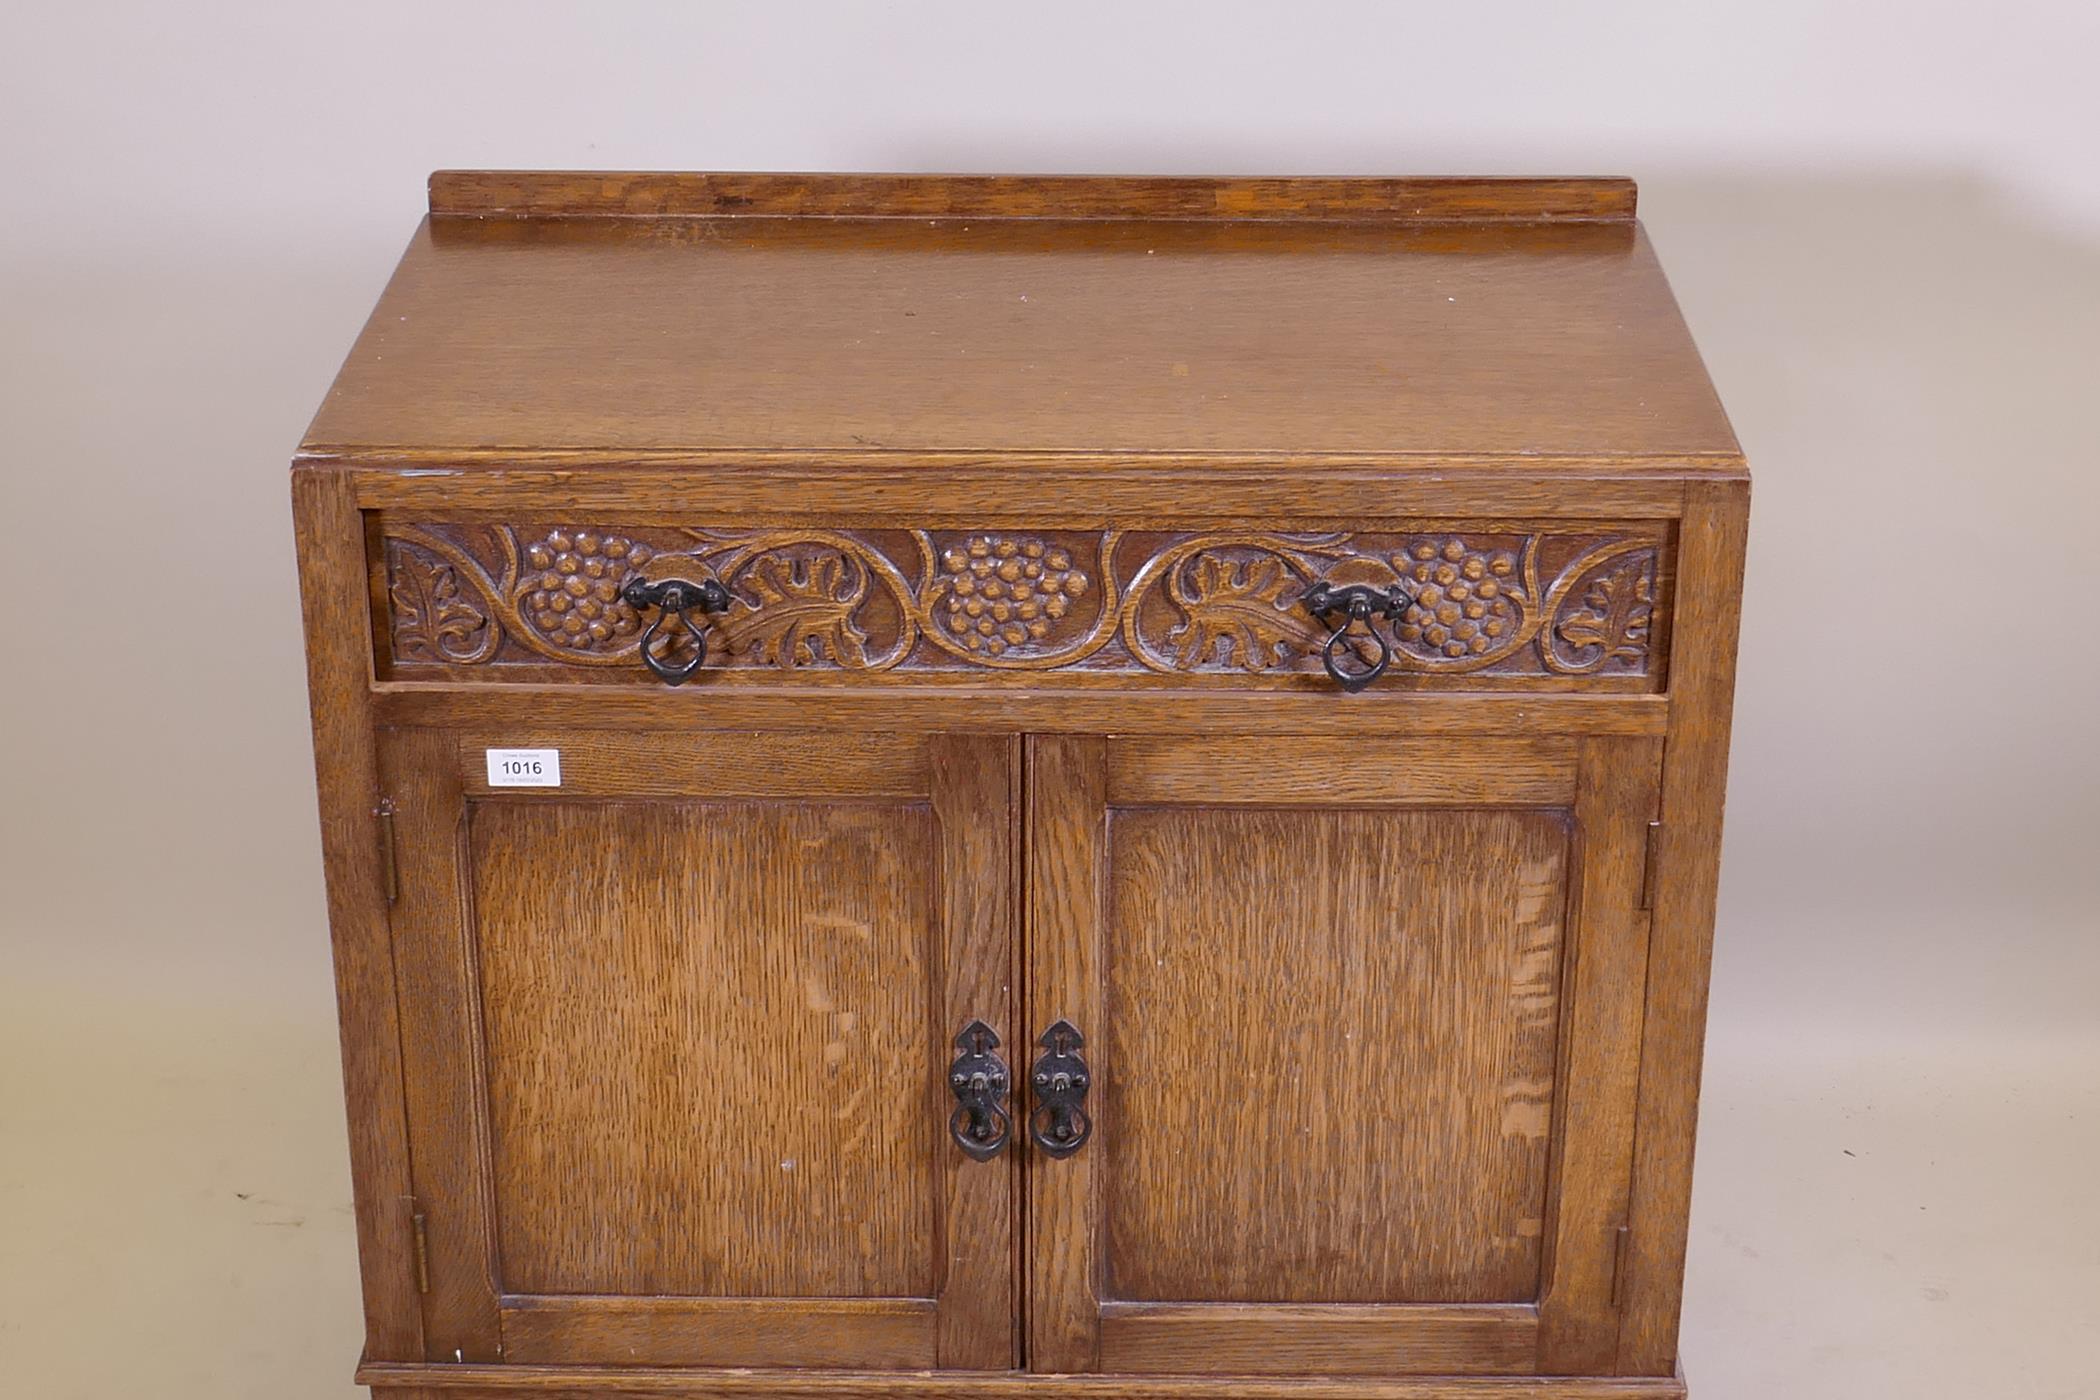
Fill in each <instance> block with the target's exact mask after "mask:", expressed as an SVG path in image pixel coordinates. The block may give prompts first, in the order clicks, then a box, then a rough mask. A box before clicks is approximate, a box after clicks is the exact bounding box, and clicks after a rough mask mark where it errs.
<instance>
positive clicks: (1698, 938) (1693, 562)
mask: <svg viewBox="0 0 2100 1400" xmlns="http://www.w3.org/2000/svg"><path fill="white" fill-rule="evenodd" d="M1685 496H1686V517H1685V524H1684V531H1683V536H1682V540H1681V547H1682V549H1683V551H1684V556H1683V560H1682V563H1681V565H1680V576H1681V579H1682V584H1681V587H1682V588H1683V589H1684V590H1685V593H1684V597H1685V602H1684V605H1683V613H1682V616H1681V618H1680V619H1679V621H1678V623H1677V638H1678V640H1677V645H1678V646H1681V647H1683V648H1685V669H1684V670H1682V671H1681V672H1679V673H1678V674H1677V675H1676V676H1675V677H1674V679H1673V680H1672V683H1671V697H1670V730H1669V736H1668V738H1667V740H1666V744H1665V749H1664V753H1665V761H1664V770H1663V791H1662V818H1663V828H1662V839H1661V841H1660V843H1659V844H1658V848H1657V851H1656V863H1657V869H1656V878H1655V901H1654V902H1655V908H1654V914H1653V918H1652V925H1653V927H1652V931H1651V934H1650V947H1649V958H1648V968H1649V972H1648V986H1647V1007H1646V1023H1645V1024H1646V1029H1645V1032H1644V1036H1643V1039H1642V1044H1641V1094H1640V1118H1639V1124H1638V1128H1637V1132H1636V1148H1635V1153H1634V1168H1633V1205H1632V1217H1631V1224H1632V1233H1631V1235H1630V1236H1629V1245H1628V1249H1627V1261H1626V1262H1627V1278H1626V1281H1625V1297H1626V1310H1625V1320H1624V1323H1623V1324H1622V1326H1621V1329H1620V1334H1619V1353H1618V1367H1617V1368H1618V1370H1619V1371H1620V1372H1622V1373H1625V1374H1630V1375H1662V1374H1664V1373H1666V1372H1668V1371H1669V1370H1670V1368H1671V1367H1672V1366H1673V1365H1674V1364H1675V1358H1676V1354H1677V1328H1678V1316H1679V1308H1680V1304H1681V1300H1682V1297H1683V1290H1684V1255H1685V1243H1686V1239H1687V1235H1688V1230H1689V1222H1690V1214H1691V1192H1692V1147H1693V1139H1694V1135H1695V1130H1696V1122H1697V1118H1698V1110H1699V1073H1700V1065H1701V1062H1702V1059H1703V1054H1704V1046H1705V1035H1706V1002H1707V990H1708V979H1709V976H1710V973H1711V969H1712V963H1713V933H1714V904H1715V900H1716V898H1717V896H1718V893H1719V887H1720V862H1721V813H1722V799H1723V794H1724V791H1725V789H1726V786H1727V780H1728V734H1729V725H1730V719H1731V715H1732V711H1733V706H1734V698H1735V657H1736V629H1737V626H1738V623H1739V619H1740V617H1741V612H1742V581H1743V553H1744V543H1745V538H1746V536H1747V533H1748V529H1749V514H1750V491H1749V487H1748V484H1747V483H1735V484H1729V485H1720V484H1711V485H1710V484H1703V483H1698V484H1688V485H1687V486H1686V489H1685Z"/></svg>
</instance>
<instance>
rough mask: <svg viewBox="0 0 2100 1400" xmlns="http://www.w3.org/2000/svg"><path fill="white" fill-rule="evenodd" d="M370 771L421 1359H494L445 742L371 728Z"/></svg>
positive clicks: (485, 1163) (468, 900) (481, 1122)
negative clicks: (408, 1167)
mask: <svg viewBox="0 0 2100 1400" xmlns="http://www.w3.org/2000/svg"><path fill="white" fill-rule="evenodd" d="M379 737H380V747H379V755H380V774H381V778H382V781H383V783H384V785H385V786H384V790H385V791H386V793H387V794H388V796H389V798H390V799H391V801H392V802H393V805H394V808H395V815H394V818H393V828H394V832H393V836H394V840H393V844H394V850H395V857H394V860H395V870H396V884H397V888H398V895H397V898H396V900H395V903H394V908H393V934H394V963H395V967H396V969H397V971H398V974H399V977H400V983H401V987H402V989H403V992H402V997H401V1049H402V1066H401V1067H402V1085H403V1092H404V1097H405V1100H406V1102H407V1105H408V1121H409V1142H408V1148H409V1160H410V1161H411V1162H412V1163H413V1166H414V1174H413V1175H414V1197H413V1199H414V1202H415V1211H416V1214H417V1215H419V1216H421V1217H422V1225H423V1239H424V1248H423V1252H422V1255H421V1257H420V1258H419V1259H418V1260H417V1262H416V1265H415V1269H414V1272H413V1273H412V1274H411V1277H412V1278H414V1279H416V1280H417V1282H418V1285H419V1286H420V1287H422V1289H423V1297H422V1304H423V1319H424V1321H423V1331H424V1342H425V1347H426V1353H425V1354H426V1355H427V1356H428V1357H429V1358H430V1359H432V1360H444V1359H445V1358H447V1357H450V1358H452V1359H453V1360H454V1361H496V1360H500V1359H502V1356H503V1336H502V1324H501V1322H500V1321H499V1319H498V1317H497V1311H496V1295H497V1293H498V1292H499V1290H500V1289H501V1287H502V1283H501V1280H500V1279H499V1277H498V1269H497V1260H496V1247H495V1246H496V1226H495V1220H494V1202H493V1200H492V1198H491V1191H490V1173H491V1167H490V1143H489V1131H488V1116H487V1113H486V1111H485V1105H486V1103H487V1101H488V1090H489V1084H488V1061H487V1054H486V1044H485V1040H484V1035H483V1026H482V1020H481V1005H480V1003H481V994H480V986H479V982H478V978H477V968H476V960H475V950H474V933H473V923H472V920H473V914H472V901H473V897H474V881H473V868H472V862H471V860H470V858H469V856H468V854H467V851H466V846H465V839H466V807H465V802H464V799H463V796H462V793H461V790H460V784H459V775H458V772H457V770H456V769H455V767H454V764H453V761H452V754H453V745H452V744H451V743H450V742H449V740H448V739H447V737H446V736H445V735H443V734H440V733H436V732H433V731H428V730H411V731H400V730H382V731H381V732H380V736H379Z"/></svg>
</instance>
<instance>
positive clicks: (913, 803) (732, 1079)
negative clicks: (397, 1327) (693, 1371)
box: [381, 730, 1018, 1368]
mask: <svg viewBox="0 0 2100 1400" xmlns="http://www.w3.org/2000/svg"><path fill="white" fill-rule="evenodd" d="M496 744H500V745H502V746H505V747H532V748H546V749H554V750H558V751H559V754H560V759H559V763H560V786H559V787H545V788H529V787H507V786H499V787H492V786H491V785H490V771H489V768H488V764H487V760H486V750H487V749H488V747H489V746H491V745H496ZM1017 756H1018V748H1017V745H1016V743H1015V742H1014V741H1012V740H1009V739H1003V738H993V739H982V738H951V737H943V736H925V735H889V734H853V733H826V734H770V735H765V734H736V733H729V734H709V733H695V732H671V733H657V734H632V733H597V732H578V731H570V732H563V733H540V734H534V735H530V736H520V735H518V734H516V733H515V732H512V733H505V734H493V733H490V734H481V733H466V732H454V731H435V730H413V731H410V730H404V731H399V732H393V733H389V734H386V735H383V736H382V743H381V759H382V769H383V776H384V781H385V785H386V791H387V793H388V795H389V797H390V799H391V801H392V803H393V807H394V815H393V819H392V820H393V826H394V829H395V830H394V849H395V863H396V870H397V887H398V897H397V900H396V903H395V904H394V907H393V929H394V946H395V957H396V961H397V966H398V969H399V978H400V984H401V987H402V988H403V991H402V1002H401V1008H400V1014H401V1019H402V1038H403V1045H404V1058H405V1074H406V1079H407V1097H408V1104H409V1123H410V1139H411V1143H410V1145H411V1153H412V1157H413V1162H414V1167H413V1170H414V1182H415V1197H416V1198H415V1203H414V1210H415V1212H416V1215H417V1217H418V1221H419V1224H420V1229H421V1232H422V1237H423V1240H424V1242H425V1246H424V1247H425V1256H426V1260H427V1263H426V1268H425V1273H426V1282H425V1287H426V1295H425V1299H424V1305H425V1322H426V1332H427V1335H428V1337H429V1342H430V1345H429V1352H430V1356H431V1357H432V1358H433V1359H440V1360H447V1361H451V1360H464V1361H475V1360H482V1361H494V1360H505V1361H514V1362H546V1363H564V1362H566V1363H592V1364H613V1363H618V1364H623V1365H672V1364H691V1365H710V1366H714V1365H719V1366H746V1365H749V1366H774V1365H779V1366H851V1367H856V1368H879V1367H911V1368H923V1367H934V1366H957V1367H972V1368H985V1367H1009V1366H1012V1365H1014V1364H1015V1359H1016V1354H1015V1353H1016V1344H1017V1340H1018V1339H1017V1337H1016V1326H1017V1322H1016V1319H1017V1309H1016V1307H1015V1300H1014V1289H1015V1282H1014V1247H1015V1246H1014V1222H1015V1212H1016V1199H1017V1188H1018V1181H1017V1176H1018V1173H1017V1169H1016V1166H1015V1160H1016V1159H1015V1155H1014V1153H1013V1152H1012V1151H1010V1150H1009V1151H1007V1152H1003V1153H1001V1154H1000V1155H997V1156H994V1157H992V1158H991V1159H989V1160H974V1159H973V1158H972V1157H971V1156H968V1155H965V1154H964V1153H963V1152H962V1151H961V1150H960V1148H959V1147H958V1146H957V1143H956V1142H955V1141H954V1140H953V1139H952V1138H951V1132H950V1126H949V1124H950V1116H951V1113H952V1112H953V1111H954V1110H955V1107H956V1105H955V1102H954V1099H953V1097H952V1096H951V1093H950V1090H949V1086H948V1072H949V1065H950V1061H951V1060H952V1059H953V1058H954V1057H955V1055H956V1053H957V1052H956V1049H955V1040H956V1037H957V1033H958V1031H959V1030H960V1029H961V1028H962V1027H963V1026H964V1025H965V1024H966V1023H968V1022H969V1021H971V1020H973V1019H982V1020H983V1021H985V1022H986V1023H988V1024H989V1025H990V1026H991V1027H992V1028H993V1029H994V1030H995V1031H997V1032H998V1033H999V1034H1002V1035H1006V1034H1010V1033H1011V1031H1012V1029H1013V1026H1014V1010H1015V1008H1014V1006H1013V1001H1012V988H1013V985H1014V972H1015V968H1014V957H1015V944H1014V940H1013V937H1012V927H1011V925H1012V920H1013V903H1014V885H1013V874H1014V865H1015V860H1016V852H1017V830H1016V812H1017V788H1016V783H1017V775H1018V764H1017ZM1001 1053H1003V1054H1009V1055H1010V1054H1011V1053H1012V1047H1011V1046H1003V1047H1001Z"/></svg>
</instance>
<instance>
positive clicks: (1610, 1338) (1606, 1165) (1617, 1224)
mask: <svg viewBox="0 0 2100 1400" xmlns="http://www.w3.org/2000/svg"><path fill="white" fill-rule="evenodd" d="M1579 762H1580V768H1579V776H1578V779H1577V791H1576V797H1575V831H1576V841H1577V849H1576V852H1575V859H1574V862H1573V864H1572V866H1571V869H1572V871H1573V872H1574V875H1573V878H1574V888H1573V889H1571V890H1570V892H1569V895H1570V898H1569V901H1568V914H1567V918H1568V937H1567V955H1566V961H1565V963H1564V967H1563V971H1562V977H1563V984H1562V985H1563V987H1564V988H1565V989H1566V990H1565V993H1564V995H1565V996H1566V1002H1567V1010H1566V1012H1565V1013H1564V1020H1563V1028H1562V1030H1563V1033H1562V1044H1563V1046H1564V1047H1565V1049H1564V1053H1563V1056H1562V1076H1563V1082H1562V1085H1561V1088H1560V1091H1559V1094H1558V1096H1557V1097H1558V1098H1559V1100H1560V1111H1559V1114H1558V1117H1557V1125H1556V1141H1555V1150H1554V1162H1555V1166H1554V1172H1553V1181H1554V1187H1553V1190H1552V1192H1551V1197H1550V1198H1551V1200H1552V1202H1553V1210H1552V1213H1551V1218H1550V1219H1549V1222H1548V1226H1547V1228H1548V1250H1547V1258H1546V1278H1545V1285H1544V1288H1543V1289H1542V1291H1541V1295H1540V1299H1539V1341H1538V1369H1539V1371H1540V1372H1541V1373H1543V1374H1547V1375H1578V1374H1584V1373H1588V1374H1599V1373H1604V1372H1608V1371H1610V1370H1611V1367H1612V1361H1613V1357H1614V1354H1615V1353H1616V1351H1617V1348H1618V1332H1619V1308H1618V1305H1617V1303H1616V1302H1615V1301H1614V1291H1615V1290H1614V1281H1615V1280H1614V1275H1615V1273H1616V1271H1617V1267H1618V1259H1619V1252H1620V1231H1621V1229H1622V1228H1623V1227H1624V1226H1625V1224H1626V1220H1627V1207H1628V1200H1629V1196H1630V1191H1631V1183H1632V1171H1633V1136H1634V1134H1633V1125H1634V1115H1635V1111H1636V1107H1637V1103H1638V1098H1639V1091H1640V1059H1641V1026H1642V1018H1643V1010H1642V1000H1643V997H1644V995H1645V993H1646V987H1647V973H1648V915H1647V913H1646V912H1645V911H1644V910H1643V909H1642V907H1641V894H1642V888H1643V884H1644V880H1645V875H1646V864H1647V851H1648V823H1649V821H1650V820H1651V819H1652V818H1653V817H1654V816H1655V812H1656V803H1657V798H1658V792H1657V784H1658V780H1659V775H1660V773H1661V767H1662V742H1661V741H1660V740H1658V739H1629V738H1589V739H1585V740H1583V741H1582V748H1581V754H1580V760H1579Z"/></svg>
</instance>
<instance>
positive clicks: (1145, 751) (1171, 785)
mask: <svg viewBox="0 0 2100 1400" xmlns="http://www.w3.org/2000/svg"><path fill="white" fill-rule="evenodd" d="M1575 757H1576V750H1575V745H1574V743H1573V742H1572V741H1570V740H1567V739H1562V738H1557V737H1553V738H1547V737H1541V738H1535V739H1506V738H1482V739H1474V740H1471V741H1469V742H1467V743H1465V744H1463V745H1459V744H1452V743H1448V742H1446V741H1443V740H1439V739H1392V740H1388V741H1387V742H1386V743H1385V744H1383V745H1381V746H1380V750H1379V752H1378V753H1376V754H1375V755H1368V756H1367V755H1366V754H1365V752H1364V744H1363V742H1362V740H1361V739H1359V738H1335V737H1315V736H1310V735H1290V736H1276V737H1267V736H1253V735H1249V736H1245V737H1240V738H1235V739H1233V740H1231V741H1229V742H1223V743H1221V742H1220V741H1219V739H1218V738H1217V737H1216V736H1214V735H1203V736H1200V737H1198V736H1188V735H1162V736H1159V737H1154V738H1119V739H1118V740H1117V741H1116V742H1115V744H1113V745H1112V746H1111V747H1110V749H1109V760H1108V802H1109V805H1110V806H1112V807H1138V806H1146V805H1153V804H1175V803H1195V804H1202V805H1221V804H1232V805H1251V806H1283V807H1350V806H1377V807H1393V806H1401V805H1414V806H1428V807H1478V806H1484V805H1494V806H1511V807H1541V806H1543V807H1564V806H1567V805H1568V804H1569V803H1571V802H1572V801H1573V800H1574V797H1575V775H1576V762H1575Z"/></svg>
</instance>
